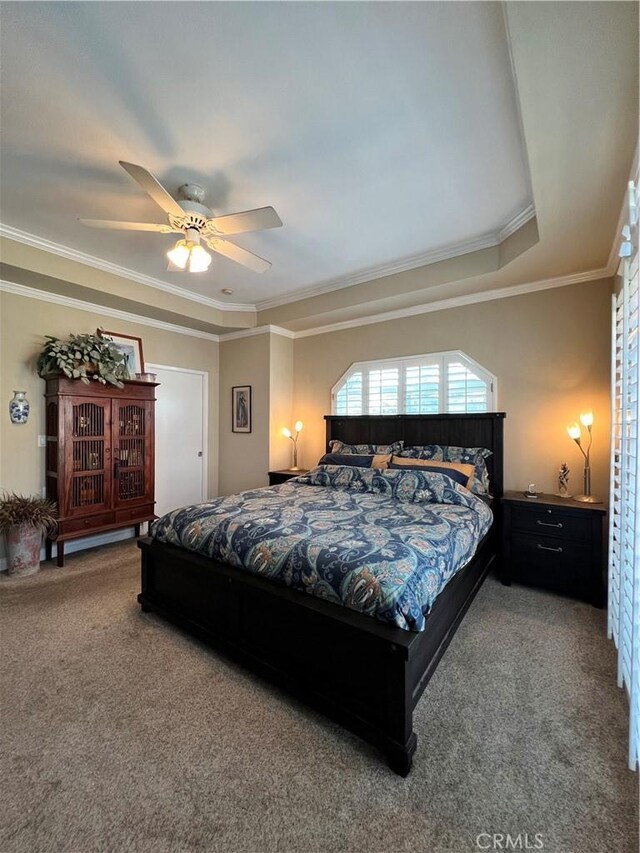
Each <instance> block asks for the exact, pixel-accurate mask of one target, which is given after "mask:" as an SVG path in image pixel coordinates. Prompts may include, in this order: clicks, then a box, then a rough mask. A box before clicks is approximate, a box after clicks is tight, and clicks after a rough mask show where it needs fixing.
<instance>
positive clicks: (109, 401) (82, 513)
mask: <svg viewBox="0 0 640 853" xmlns="http://www.w3.org/2000/svg"><path fill="white" fill-rule="evenodd" d="M45 381H46V391H45V397H46V428H47V447H46V483H47V497H49V498H51V500H55V501H56V502H57V504H58V512H59V515H60V518H59V521H58V529H57V531H56V532H55V533H54V534H53V535H52V537H51V538H50V539H49V540H47V556H49V557H50V556H51V549H52V542H53V541H55V542H56V543H57V550H58V565H59V566H62V565H63V564H64V543H65V541H66V540H68V539H76V538H79V537H81V536H87V535H89V534H95V533H100V532H102V531H105V530H115V529H117V528H119V527H131V526H135V527H136V529H137V530H138V531H139V525H140V523H141V522H143V521H150V520H151V519H153V518H154V517H155V516H154V462H155V459H154V405H155V389H156V383H152V382H125V384H124V388H116V387H114V386H113V385H101V384H100V383H98V382H94V381H92V382H91V383H90V384H89V385H85V384H83V383H82V382H80V381H79V380H71V379H67V378H66V377H62V376H52V377H48V378H47V379H46V380H45Z"/></svg>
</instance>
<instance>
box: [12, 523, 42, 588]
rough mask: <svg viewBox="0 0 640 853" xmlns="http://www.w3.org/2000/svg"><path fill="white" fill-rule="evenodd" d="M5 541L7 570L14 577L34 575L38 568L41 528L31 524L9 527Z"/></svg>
mask: <svg viewBox="0 0 640 853" xmlns="http://www.w3.org/2000/svg"><path fill="white" fill-rule="evenodd" d="M5 537H6V541H7V572H8V573H9V574H10V575H12V576H14V577H25V576H26V575H34V574H35V573H36V572H37V571H39V570H40V547H41V545H42V530H41V529H40V528H39V527H33V526H32V525H31V524H19V525H16V526H15V527H10V528H9V530H8V531H7V533H6V534H5Z"/></svg>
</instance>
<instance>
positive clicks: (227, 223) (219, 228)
mask: <svg viewBox="0 0 640 853" xmlns="http://www.w3.org/2000/svg"><path fill="white" fill-rule="evenodd" d="M209 221H210V222H211V224H212V226H213V233H217V234H224V235H225V236H226V235H228V234H243V233H244V232H245V231H264V230H265V229H266V228H280V227H281V225H282V220H281V219H280V217H279V216H278V214H277V213H276V212H275V210H274V209H273V208H272V207H258V208H256V209H255V210H244V211H242V212H241V213H229V214H228V215H227V216H215V217H214V218H213V219H212V220H209Z"/></svg>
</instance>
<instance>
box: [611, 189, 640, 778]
mask: <svg viewBox="0 0 640 853" xmlns="http://www.w3.org/2000/svg"><path fill="white" fill-rule="evenodd" d="M632 186H633V185H632ZM634 197H635V196H634ZM634 226H635V227H634ZM632 228H633V231H634V234H633V236H634V240H633V242H632V241H631V239H630V238H631V234H632V232H631V229H632ZM625 230H626V232H627V233H626V234H625V235H624V236H625V242H624V243H623V248H622V250H621V255H622V256H623V261H622V265H621V269H622V278H623V284H622V290H621V291H620V293H619V294H618V296H617V297H614V300H613V320H612V326H613V328H612V332H613V335H612V337H613V340H612V350H613V353H612V355H613V364H612V386H613V387H612V397H613V400H612V419H611V420H612V436H611V438H612V441H611V494H610V512H609V611H608V624H607V630H608V634H609V637H611V638H612V639H613V641H614V643H615V645H616V647H617V649H618V685H619V686H620V687H624V688H626V690H627V692H628V694H629V704H630V727H629V767H630V768H631V769H636V768H637V767H638V763H639V761H640V493H639V484H640V457H639V454H638V421H639V416H640V412H639V400H638V390H639V386H640V361H639V354H640V346H639V341H638V338H639V337H640V323H639V316H638V314H639V296H640V293H639V274H638V246H637V244H638V227H637V206H636V218H635V221H630V224H629V225H628V226H626V228H625ZM634 243H635V246H634Z"/></svg>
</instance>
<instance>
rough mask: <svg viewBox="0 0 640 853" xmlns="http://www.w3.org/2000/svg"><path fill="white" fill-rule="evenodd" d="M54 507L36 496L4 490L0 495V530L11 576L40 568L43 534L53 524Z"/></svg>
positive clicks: (55, 513) (21, 574) (55, 515)
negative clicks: (4, 543)
mask: <svg viewBox="0 0 640 853" xmlns="http://www.w3.org/2000/svg"><path fill="white" fill-rule="evenodd" d="M57 517H58V512H57V507H56V504H55V503H54V502H53V501H50V500H47V499H46V498H40V497H38V496H37V495H28V496H25V495H17V494H15V493H8V492H7V493H5V494H3V495H2V496H1V497H0V533H4V537H5V541H6V546H7V570H8V572H9V574H10V575H17V576H24V575H32V574H34V573H35V572H37V571H38V570H39V568H40V548H41V545H42V535H43V533H47V532H49V531H51V530H52V529H53V528H54V527H55V525H56V519H57Z"/></svg>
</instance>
